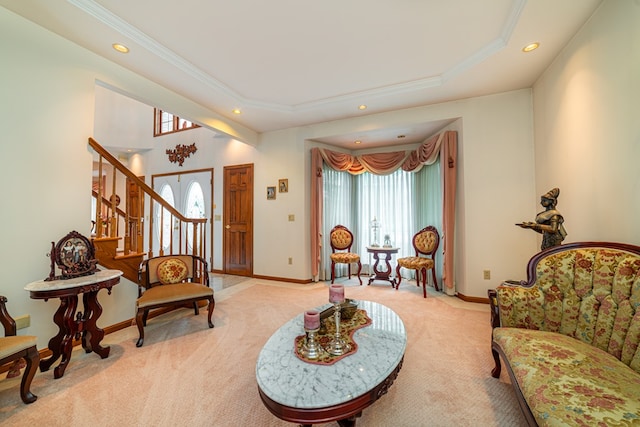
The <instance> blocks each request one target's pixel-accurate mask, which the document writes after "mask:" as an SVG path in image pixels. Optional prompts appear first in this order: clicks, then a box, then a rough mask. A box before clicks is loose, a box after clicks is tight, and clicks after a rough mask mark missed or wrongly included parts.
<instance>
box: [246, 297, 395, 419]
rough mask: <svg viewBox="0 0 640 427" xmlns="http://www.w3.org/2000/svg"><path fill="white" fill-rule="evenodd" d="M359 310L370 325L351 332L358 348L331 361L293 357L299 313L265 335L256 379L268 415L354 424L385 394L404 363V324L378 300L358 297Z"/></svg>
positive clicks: (299, 331) (300, 321)
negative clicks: (266, 338)
mask: <svg viewBox="0 0 640 427" xmlns="http://www.w3.org/2000/svg"><path fill="white" fill-rule="evenodd" d="M327 307H329V304H327V305H325V306H322V307H319V308H318V309H319V310H323V309H325V308H327ZM358 308H359V309H364V310H365V311H366V312H367V315H368V316H369V317H370V318H371V320H372V323H371V325H369V326H366V327H364V328H361V329H358V330H357V331H356V332H355V334H354V336H353V338H354V341H355V342H356V344H358V350H357V351H356V352H355V353H353V354H350V355H348V356H346V357H344V358H343V359H341V360H339V361H337V362H336V363H334V364H333V365H318V364H313V363H307V362H304V361H302V360H300V359H299V358H298V357H297V356H296V354H295V352H294V340H295V337H296V336H298V335H302V334H303V333H304V330H303V323H304V320H303V314H302V313H301V314H300V315H298V316H296V317H295V318H293V319H291V320H290V321H289V322H287V323H285V324H284V325H283V326H282V327H280V329H278V330H277V331H276V332H275V333H274V334H273V335H272V336H271V338H269V340H268V341H267V343H266V344H265V345H264V347H263V348H262V350H261V351H260V355H259V356H258V361H257V364H256V379H257V382H258V390H259V393H260V397H261V399H262V402H263V403H264V404H265V406H266V407H267V408H268V409H269V411H271V413H272V414H274V415H275V416H276V417H278V418H280V419H283V420H285V421H291V422H295V423H299V424H302V425H305V426H310V425H312V424H318V423H327V422H332V421H338V424H340V425H341V426H354V425H355V422H356V418H357V417H359V416H360V415H361V414H362V410H363V409H365V408H366V407H368V406H370V405H371V404H372V403H373V402H375V401H376V400H378V399H379V398H380V397H381V396H382V395H384V394H385V393H386V392H387V390H388V389H389V387H390V386H391V384H393V381H394V380H395V378H396V377H397V376H398V372H399V371H400V368H401V367H402V360H403V357H404V352H405V349H406V345H407V333H406V331H405V328H404V323H402V319H400V317H399V316H398V315H397V314H396V313H395V312H394V311H393V310H391V309H390V308H388V307H386V306H384V305H382V304H378V303H375V302H371V301H358Z"/></svg>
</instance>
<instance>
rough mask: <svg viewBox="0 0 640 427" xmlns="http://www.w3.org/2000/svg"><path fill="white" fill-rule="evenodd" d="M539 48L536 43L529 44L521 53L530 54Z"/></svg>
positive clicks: (538, 44)
mask: <svg viewBox="0 0 640 427" xmlns="http://www.w3.org/2000/svg"><path fill="white" fill-rule="evenodd" d="M539 47H540V43H538V42H535V43H530V44H528V45H526V46H525V47H523V48H522V51H523V52H531V51H532V50H536V49H537V48H539Z"/></svg>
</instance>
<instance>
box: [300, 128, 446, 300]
mask: <svg viewBox="0 0 640 427" xmlns="http://www.w3.org/2000/svg"><path fill="white" fill-rule="evenodd" d="M457 141H458V134H457V132H455V131H445V132H442V133H440V134H438V135H435V136H433V137H431V138H429V139H428V140H426V141H425V142H424V143H423V144H422V145H420V147H418V149H416V150H409V151H395V152H391V153H374V154H363V155H356V156H354V155H351V154H346V153H340V152H337V151H333V150H327V149H323V148H312V149H311V170H312V173H311V273H312V274H313V276H314V277H316V276H317V275H318V272H319V266H320V254H321V251H322V247H321V245H322V209H323V206H322V195H323V190H322V188H323V185H322V162H323V160H324V162H326V163H327V164H328V165H329V166H330V167H331V168H333V169H335V170H339V171H347V172H349V173H350V174H353V175H359V174H361V173H364V172H370V173H373V174H376V175H387V174H390V173H392V172H394V171H395V170H397V169H398V168H402V169H403V170H405V171H408V172H411V171H413V172H417V171H419V170H420V169H421V168H422V166H423V165H431V164H433V163H435V161H436V160H437V159H438V156H440V155H441V156H442V157H443V159H446V162H442V165H441V170H442V176H443V180H442V181H443V187H444V188H443V215H442V218H443V225H442V228H443V230H442V231H443V240H444V248H445V249H444V261H443V264H444V266H443V282H444V283H445V286H446V287H447V288H450V289H453V287H454V280H453V231H454V228H455V221H454V219H455V194H456V189H455V188H456V170H457V164H456V160H457V150H456V147H457Z"/></svg>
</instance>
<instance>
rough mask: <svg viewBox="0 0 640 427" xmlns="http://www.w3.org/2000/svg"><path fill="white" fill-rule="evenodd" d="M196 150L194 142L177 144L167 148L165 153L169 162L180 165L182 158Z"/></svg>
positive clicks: (182, 161)
mask: <svg viewBox="0 0 640 427" xmlns="http://www.w3.org/2000/svg"><path fill="white" fill-rule="evenodd" d="M196 151H198V148H197V147H196V143H195V142H194V143H193V144H191V145H184V144H178V145H176V148H175V149H174V150H167V155H168V156H169V161H170V162H171V163H177V164H178V166H182V164H183V163H184V160H185V159H186V158H187V157H190V156H191V154H193V153H195V152H196Z"/></svg>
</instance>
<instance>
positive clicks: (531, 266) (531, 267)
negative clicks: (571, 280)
mask: <svg viewBox="0 0 640 427" xmlns="http://www.w3.org/2000/svg"><path fill="white" fill-rule="evenodd" d="M600 248H601V249H611V250H617V251H623V252H628V253H630V254H632V255H636V256H638V257H640V247H638V246H634V245H630V244H624V243H614V242H595V241H588V242H575V243H569V244H565V245H559V246H555V247H551V248H548V249H546V250H544V251H541V252H539V253H537V254H536V255H534V256H533V257H532V258H531V259H530V260H529V262H528V264H527V280H521V281H513V280H509V281H506V282H505V284H509V285H514V286H519V287H522V288H532V287H534V286H536V283H537V280H538V277H537V266H538V264H539V263H540V262H541V261H542V260H544V259H545V258H547V257H549V256H552V255H554V254H556V253H560V252H566V251H571V250H580V249H600ZM487 293H488V297H489V304H490V308H491V311H490V313H491V326H492V330H493V329H495V328H498V327H501V319H500V306H499V302H498V293H497V291H496V290H495V289H489V290H488V292H487ZM511 327H513V326H511ZM491 351H492V356H493V359H494V362H495V367H494V368H493V369H492V371H491V376H492V377H494V378H499V377H500V374H501V368H502V365H501V363H500V359H502V360H503V361H504V364H505V366H506V368H507V373H508V375H509V378H510V379H511V383H512V385H513V388H514V392H515V394H516V398H517V400H518V403H519V405H520V408H521V410H522V413H523V415H524V418H525V420H526V421H527V423H528V424H529V425H530V426H537V425H538V423H537V421H536V417H535V416H534V414H533V412H532V411H531V409H530V408H529V406H528V404H527V401H526V399H525V396H524V394H523V391H522V390H521V388H520V386H519V384H518V381H517V379H516V375H515V373H514V370H513V369H512V367H511V365H510V363H509V360H508V357H507V355H506V354H505V352H504V351H503V349H502V348H501V347H500V345H499V344H497V343H496V342H495V341H494V335H493V333H492V336H491Z"/></svg>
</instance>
